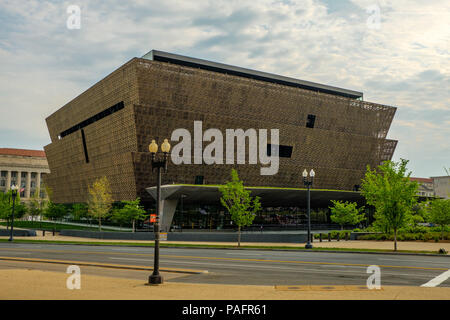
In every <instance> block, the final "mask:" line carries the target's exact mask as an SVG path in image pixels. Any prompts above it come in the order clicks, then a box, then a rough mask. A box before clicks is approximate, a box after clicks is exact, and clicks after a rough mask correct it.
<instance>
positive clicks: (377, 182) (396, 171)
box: [361, 159, 418, 251]
mask: <svg viewBox="0 0 450 320" xmlns="http://www.w3.org/2000/svg"><path fill="white" fill-rule="evenodd" d="M407 164H408V160H405V159H401V160H400V161H399V162H393V161H386V162H384V163H383V164H382V165H380V166H378V171H377V170H371V169H370V166H367V172H366V175H365V178H364V179H363V181H362V186H361V187H362V188H361V193H362V194H363V195H364V197H365V198H366V202H367V204H369V205H372V206H374V207H375V210H376V213H375V216H374V217H375V219H381V221H382V223H383V224H384V226H385V227H386V228H388V229H392V230H393V231H394V250H395V251H396V250H397V231H398V229H399V228H401V227H403V226H404V225H406V223H407V222H409V221H410V219H411V210H412V208H413V206H414V205H415V203H416V193H417V189H418V184H417V182H415V181H411V180H410V179H409V177H410V175H411V172H409V173H406V171H407V169H406V165H407Z"/></svg>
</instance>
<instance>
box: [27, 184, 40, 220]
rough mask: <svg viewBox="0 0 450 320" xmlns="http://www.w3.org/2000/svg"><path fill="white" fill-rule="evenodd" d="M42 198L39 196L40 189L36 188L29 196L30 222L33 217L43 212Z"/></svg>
mask: <svg viewBox="0 0 450 320" xmlns="http://www.w3.org/2000/svg"><path fill="white" fill-rule="evenodd" d="M43 205H44V204H43V199H41V197H40V190H39V189H36V190H35V191H34V193H33V195H32V196H31V200H30V202H29V205H28V213H29V214H30V216H31V222H32V223H33V221H34V217H37V216H39V215H41V214H42V212H43Z"/></svg>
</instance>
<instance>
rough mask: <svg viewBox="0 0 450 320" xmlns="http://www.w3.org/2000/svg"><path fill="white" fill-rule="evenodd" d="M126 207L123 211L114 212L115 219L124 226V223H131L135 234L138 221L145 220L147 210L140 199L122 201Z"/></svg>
mask: <svg viewBox="0 0 450 320" xmlns="http://www.w3.org/2000/svg"><path fill="white" fill-rule="evenodd" d="M122 203H123V204H124V206H123V207H122V208H121V209H115V210H114V211H113V219H114V220H115V221H117V222H119V223H120V225H122V223H128V222H131V223H132V224H133V232H135V229H136V221H139V220H143V219H145V210H144V208H143V207H142V206H141V205H140V204H139V203H140V199H139V198H137V199H136V200H132V201H122Z"/></svg>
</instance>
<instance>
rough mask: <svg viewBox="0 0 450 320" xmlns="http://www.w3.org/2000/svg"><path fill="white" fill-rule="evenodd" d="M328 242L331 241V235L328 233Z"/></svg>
mask: <svg viewBox="0 0 450 320" xmlns="http://www.w3.org/2000/svg"><path fill="white" fill-rule="evenodd" d="M328 241H331V233H329V232H328Z"/></svg>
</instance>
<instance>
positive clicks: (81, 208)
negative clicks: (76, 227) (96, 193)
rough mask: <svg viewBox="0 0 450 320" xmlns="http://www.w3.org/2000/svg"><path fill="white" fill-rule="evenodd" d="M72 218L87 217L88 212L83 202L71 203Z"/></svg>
mask: <svg viewBox="0 0 450 320" xmlns="http://www.w3.org/2000/svg"><path fill="white" fill-rule="evenodd" d="M71 213H72V218H73V219H74V220H81V219H83V218H87V217H88V215H89V213H88V206H87V205H86V204H85V203H75V204H73V205H72V211H71Z"/></svg>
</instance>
